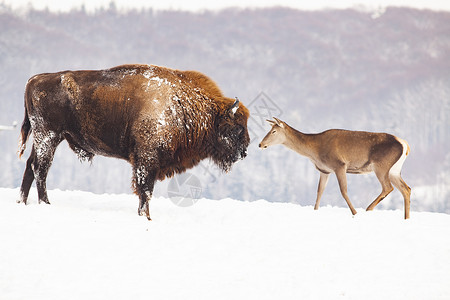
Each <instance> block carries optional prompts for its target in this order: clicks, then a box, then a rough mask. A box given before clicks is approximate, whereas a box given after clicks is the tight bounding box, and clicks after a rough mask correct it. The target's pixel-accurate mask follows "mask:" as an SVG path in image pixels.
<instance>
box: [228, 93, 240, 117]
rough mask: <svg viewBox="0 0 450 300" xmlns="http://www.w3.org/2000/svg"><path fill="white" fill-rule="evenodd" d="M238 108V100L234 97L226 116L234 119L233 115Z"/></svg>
mask: <svg viewBox="0 0 450 300" xmlns="http://www.w3.org/2000/svg"><path fill="white" fill-rule="evenodd" d="M238 108H239V99H238V97H236V101H234V103H233V105H231V107H230V108H229V109H228V115H229V116H230V117H232V118H234V114H235V113H236V111H237V110H238Z"/></svg>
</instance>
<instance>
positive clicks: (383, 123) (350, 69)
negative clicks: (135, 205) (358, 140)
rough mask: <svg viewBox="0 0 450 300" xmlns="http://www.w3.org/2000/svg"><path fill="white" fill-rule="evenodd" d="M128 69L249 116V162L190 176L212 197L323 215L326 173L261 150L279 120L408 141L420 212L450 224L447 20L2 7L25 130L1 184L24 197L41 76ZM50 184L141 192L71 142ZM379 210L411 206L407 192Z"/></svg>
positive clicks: (358, 202) (14, 93) (0, 89)
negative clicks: (30, 87)
mask: <svg viewBox="0 0 450 300" xmlns="http://www.w3.org/2000/svg"><path fill="white" fill-rule="evenodd" d="M124 63H146V64H156V65H162V66H167V67H170V68H175V69H181V70H188V69H189V70H198V71H201V72H203V73H204V74H206V75H208V76H209V77H211V78H212V79H213V80H215V81H216V82H217V84H218V85H219V86H220V87H221V89H222V90H223V92H224V94H225V95H227V96H228V97H235V96H237V97H239V98H240V99H241V101H242V102H243V103H244V104H245V105H246V106H247V107H248V108H249V109H250V111H251V113H252V115H251V118H250V120H249V124H248V125H249V131H250V133H251V138H252V143H251V145H250V147H249V155H248V157H247V158H246V159H245V160H243V161H240V162H238V163H237V164H236V165H235V166H234V168H233V170H232V172H231V173H230V174H222V173H220V172H219V171H218V170H217V169H216V168H215V167H214V166H213V165H212V164H211V163H210V162H208V161H204V162H202V163H201V165H199V166H198V167H196V168H195V169H192V170H190V171H189V172H191V173H194V174H195V175H196V176H197V177H198V178H199V179H200V181H201V183H202V192H203V193H202V195H203V196H204V197H207V198H212V199H221V198H224V197H231V198H235V199H240V200H246V201H253V200H257V199H266V200H269V201H277V202H293V203H299V204H301V205H311V204H313V203H314V200H315V193H316V189H317V182H318V178H319V174H318V172H317V171H316V170H315V168H314V166H313V165H312V164H311V163H310V162H309V160H307V159H306V158H304V157H300V156H299V155H297V154H296V153H294V152H291V151H290V150H288V149H286V148H284V147H282V146H275V147H272V148H269V149H267V150H265V151H261V150H260V149H258V147H257V144H258V143H259V141H260V140H261V139H262V137H263V136H264V135H265V133H266V131H268V130H269V128H270V126H269V125H268V124H267V123H265V121H264V120H265V119H267V118H271V117H273V116H275V117H279V118H280V119H282V120H284V121H286V122H287V123H288V124H290V125H291V126H293V127H294V128H296V129H298V130H300V131H303V132H320V131H323V130H325V129H328V128H345V129H354V130H369V131H377V132H389V133H392V134H395V135H398V136H399V137H401V138H403V139H405V140H407V141H408V142H409V144H410V146H411V155H410V156H409V157H408V159H407V160H406V162H405V165H404V168H403V173H402V174H403V178H404V179H405V181H406V182H407V183H408V184H409V185H410V186H411V187H412V188H413V198H412V203H411V205H412V210H428V211H439V212H446V213H450V153H449V152H450V151H449V149H450V131H449V129H450V13H448V12H436V11H429V10H416V9H408V8H392V7H391V8H387V9H386V11H385V12H384V13H383V14H381V15H380V14H376V15H375V14H372V13H370V12H364V11H358V10H353V9H348V10H323V11H313V12H311V11H299V10H294V9H288V8H267V9H226V10H221V11H205V12H201V13H192V12H182V11H154V10H141V11H138V10H132V11H127V12H121V11H118V10H117V9H116V8H115V6H114V4H111V6H110V7H109V8H108V9H102V10H97V11H96V12H95V13H88V12H86V11H84V10H83V9H78V10H73V11H71V12H68V13H54V12H49V11H37V10H34V9H32V8H30V9H27V10H20V11H17V10H12V9H10V8H8V7H7V6H5V5H0V70H1V72H0V125H10V124H12V123H13V122H14V121H17V122H19V126H17V128H16V129H15V130H14V131H0V167H1V170H0V186H1V187H18V186H20V183H21V178H22V174H23V171H24V168H25V161H26V159H22V160H21V161H20V160H19V159H18V158H17V155H16V151H17V144H18V137H19V127H20V123H21V122H22V120H23V113H24V109H23V92H24V87H25V84H26V82H27V80H28V78H29V77H31V76H32V75H34V74H37V73H44V72H56V71H61V70H68V69H72V70H74V69H105V68H110V67H113V66H116V65H120V64H124ZM30 144H31V143H30V142H29V145H28V152H27V154H26V156H27V155H28V153H29V149H30V148H31V146H30ZM348 179H349V195H350V199H351V200H352V202H353V204H354V205H355V206H357V207H366V206H367V205H368V204H370V202H371V201H372V200H373V199H374V198H375V197H376V196H377V195H378V194H379V192H380V190H381V188H380V186H379V183H378V181H377V179H376V178H375V175H373V174H371V175H358V176H355V175H349V178H348ZM168 181H169V180H166V181H164V182H162V183H158V184H157V185H156V190H155V194H156V195H160V196H167V185H168ZM47 185H48V188H49V189H56V188H58V189H70V190H74V189H79V190H87V191H93V192H96V193H130V192H131V189H130V185H131V168H130V166H129V165H128V164H127V163H126V162H123V161H119V160H114V159H110V158H102V157H95V158H94V161H93V163H92V165H91V164H89V163H80V162H79V161H78V159H77V157H76V155H74V154H73V153H71V150H70V149H69V148H68V146H67V144H66V143H65V142H64V143H63V144H61V146H60V147H59V148H58V151H57V153H56V155H55V160H54V164H53V166H52V168H51V169H50V174H49V177H48V182H47ZM35 194H36V191H35V189H33V190H32V195H35ZM50 200H51V199H50ZM327 204H330V205H337V206H345V205H346V204H345V201H344V200H343V199H342V197H341V196H340V193H339V191H338V188H337V184H336V180H335V178H332V179H330V183H329V186H328V187H327V189H326V191H325V194H324V196H323V200H322V205H327ZM380 206H381V207H384V208H397V207H399V208H401V207H403V200H402V198H401V195H400V193H399V192H398V191H396V192H394V193H392V194H391V196H390V197H388V198H387V199H385V200H384V201H383V202H382V204H381V205H380Z"/></svg>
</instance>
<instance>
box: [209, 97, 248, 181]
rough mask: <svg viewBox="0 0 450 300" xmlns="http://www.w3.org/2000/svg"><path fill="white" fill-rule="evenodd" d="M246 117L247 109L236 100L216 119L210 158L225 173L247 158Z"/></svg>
mask: <svg viewBox="0 0 450 300" xmlns="http://www.w3.org/2000/svg"><path fill="white" fill-rule="evenodd" d="M228 103H233V102H231V101H229V102H228ZM248 117H249V111H248V109H247V108H246V107H245V106H244V105H243V104H240V103H239V100H238V99H237V98H236V101H234V103H233V104H231V105H230V104H228V106H226V107H224V108H223V109H222V110H221V112H220V113H219V115H218V118H217V119H216V122H215V123H216V124H215V126H216V130H215V135H214V138H213V141H212V144H213V145H212V146H213V151H212V153H211V158H212V160H213V161H214V162H215V163H216V164H217V165H218V166H219V167H220V168H221V169H222V170H223V171H225V172H228V171H229V170H230V169H231V166H232V165H233V163H235V162H236V161H238V160H239V159H243V158H245V157H246V156H247V147H248V144H249V143H250V137H249V135H248V130H247V120H248Z"/></svg>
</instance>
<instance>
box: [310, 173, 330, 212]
mask: <svg viewBox="0 0 450 300" xmlns="http://www.w3.org/2000/svg"><path fill="white" fill-rule="evenodd" d="M329 176H330V173H323V172H320V179H319V186H318V188H317V198H316V205H314V209H315V210H318V209H319V204H320V198H321V197H322V194H323V191H324V190H325V187H326V186H327V183H328V178H329Z"/></svg>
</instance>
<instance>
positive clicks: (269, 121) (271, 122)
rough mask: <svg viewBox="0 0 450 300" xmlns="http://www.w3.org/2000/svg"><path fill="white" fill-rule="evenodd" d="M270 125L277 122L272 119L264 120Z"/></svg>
mask: <svg viewBox="0 0 450 300" xmlns="http://www.w3.org/2000/svg"><path fill="white" fill-rule="evenodd" d="M266 121H267V122H268V123H269V124H270V125H272V126H273V125H276V124H277V122H275V121H272V120H266Z"/></svg>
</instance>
